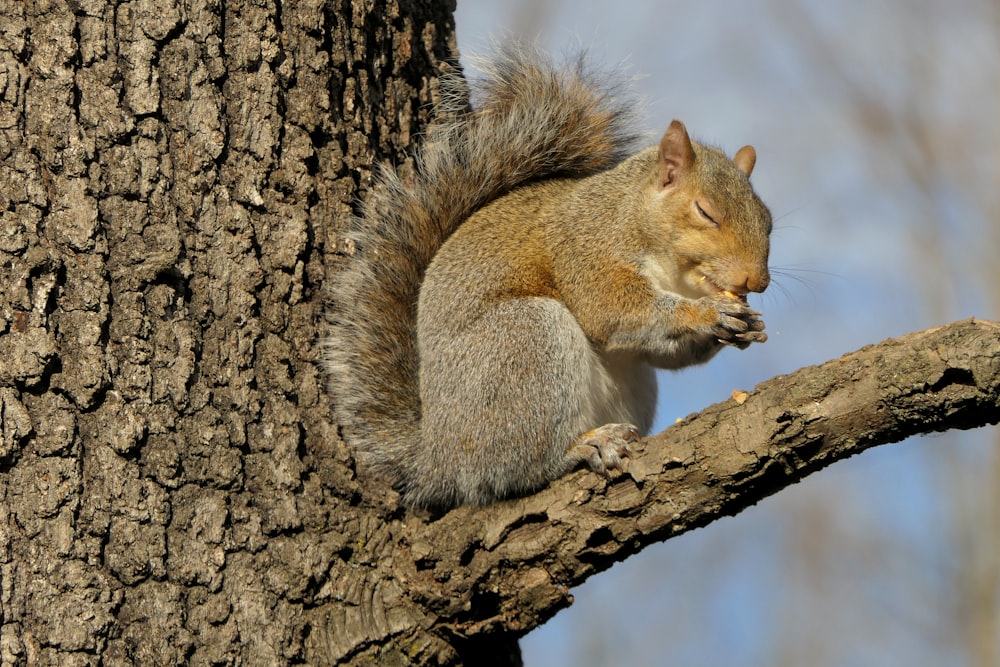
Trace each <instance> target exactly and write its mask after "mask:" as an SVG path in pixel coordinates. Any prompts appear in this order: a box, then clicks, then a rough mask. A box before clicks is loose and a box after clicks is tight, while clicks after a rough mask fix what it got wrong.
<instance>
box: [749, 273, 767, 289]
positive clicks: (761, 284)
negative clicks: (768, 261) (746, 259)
mask: <svg viewBox="0 0 1000 667" xmlns="http://www.w3.org/2000/svg"><path fill="white" fill-rule="evenodd" d="M770 284H771V274H770V273H768V272H767V271H766V270H765V271H763V272H761V273H751V274H750V275H749V276H748V277H747V289H748V290H749V291H751V292H763V291H764V290H766V289H767V286H768V285H770Z"/></svg>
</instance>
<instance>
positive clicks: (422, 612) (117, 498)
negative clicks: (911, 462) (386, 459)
mask: <svg viewBox="0 0 1000 667" xmlns="http://www.w3.org/2000/svg"><path fill="white" fill-rule="evenodd" d="M165 4H166V3H156V2H151V1H149V0H135V1H133V2H123V3H120V4H117V5H116V6H114V7H111V6H107V5H105V4H104V3H99V2H93V1H92V0H77V1H74V2H60V1H59V0H51V1H48V2H46V1H42V0H38V1H34V2H22V1H21V0H0V164H2V167H0V169H2V171H0V211H2V213H0V215H2V219H0V273H2V275H0V280H2V283H0V284H2V285H3V287H2V292H0V418H2V428H0V476H2V477H0V480H2V481H0V495H2V503H0V663H2V664H4V665H6V664H30V665H48V664H58V665H74V664H80V665H85V664H99V663H100V664H105V665H124V664H144V665H145V664H177V663H191V664H205V663H215V664H289V663H307V664H332V663H345V664H380V665H411V664H439V665H458V664H469V665H473V664H474V665H482V664H496V665H512V664H519V662H520V658H519V654H518V649H517V638H518V637H519V636H521V635H522V634H524V633H525V632H527V631H529V630H530V629H532V628H534V627H537V626H538V625H539V624H540V623H542V622H543V621H544V620H546V619H547V618H549V617H550V616H551V615H552V614H554V613H555V612H556V611H557V610H558V609H560V608H562V607H563V606H566V605H567V604H569V602H570V601H571V597H570V595H569V593H568V588H569V587H570V586H574V585H576V584H578V583H580V582H581V581H583V580H584V579H586V578H587V577H588V576H590V575H592V574H593V573H595V572H597V571H600V570H602V569H605V568H606V567H608V566H609V565H610V564H611V563H612V562H614V561H615V560H620V559H622V558H624V557H626V556H627V555H629V554H631V553H634V552H635V551H637V550H638V549H640V548H642V547H643V546H645V545H646V544H649V543H651V542H653V541H657V540H663V539H666V538H668V537H670V536H672V535H674V534H678V533H679V532H682V531H683V530H686V529H688V528H691V527H694V526H696V525H701V524H704V523H706V522H708V521H711V520H712V519H714V518H716V517H718V516H721V515H723V514H727V513H735V512H737V511H739V510H740V509H742V508H743V507H745V506H746V505H748V504H750V503H753V502H756V501H757V500H759V499H760V498H761V497H763V496H764V495H767V494H769V493H773V492H775V491H777V490H778V489H780V488H782V487H783V486H785V485H787V484H789V483H791V482H793V481H795V480H797V479H799V478H800V477H801V476H803V475H805V474H808V473H809V472H811V471H813V470H815V469H818V468H819V467H821V466H823V465H826V464H828V463H830V462H833V461H835V460H838V459H839V458H842V457H844V456H847V455H850V454H852V453H854V452H856V451H860V450H861V449H864V448H865V447H868V446H871V445H873V444H878V443H879V442H885V441H889V440H893V439H899V438H901V437H904V436H905V435H908V434H910V433H914V432H920V431H923V430H939V429H944V428H953V427H971V426H974V425H979V424H985V423H993V422H996V421H997V419H998V418H1000V399H998V396H1000V369H998V366H997V363H996V359H997V358H998V355H1000V335H998V329H997V327H996V326H995V325H991V324H989V323H975V322H965V323H958V324H956V325H953V326H951V327H947V328H944V329H940V330H937V331H933V332H925V333H923V334H919V335H913V336H911V337H909V338H907V339H902V340H901V341H895V342H889V343H886V344H883V345H881V346H878V347H873V348H869V349H866V350H863V351H861V352H859V353H857V354H856V355H853V356H850V357H845V358H844V359H842V360H838V361H836V362H831V363H830V364H827V365H826V366H824V367H819V368H813V369H805V370H803V371H800V372H799V373H797V374H795V375H793V376H787V377H784V378H778V379H776V380H774V381H772V382H771V383H768V384H767V386H763V385H762V386H761V387H759V388H758V389H757V390H755V391H754V392H753V393H751V394H750V395H749V396H748V397H747V400H746V401H745V402H741V403H737V402H735V401H728V402H727V403H725V404H721V405H719V406H715V407H713V408H710V409H708V410H706V411H705V412H703V413H701V414H700V415H699V416H697V417H695V418H692V419H689V420H686V421H685V423H684V424H681V425H679V426H678V427H675V428H672V429H670V430H669V431H667V432H666V433H665V434H664V435H662V436H658V437H656V438H651V439H649V440H648V441H647V442H646V445H645V451H644V452H641V453H640V454H638V455H637V456H636V457H635V458H634V459H633V460H632V461H631V462H630V469H629V471H628V473H626V474H623V475H620V476H617V477H616V478H615V479H613V480H611V481H606V480H603V479H601V478H598V477H596V476H594V475H592V474H590V473H587V472H579V473H575V474H573V475H570V476H568V477H567V478H565V479H563V480H559V481H558V482H557V483H555V484H553V485H552V486H551V487H550V488H549V489H546V490H544V491H542V492H541V493H539V494H536V495H535V496H532V497H530V498H525V499H520V500H515V501H510V502H505V503H499V504H497V505H494V506H492V507H487V508H480V509H472V508H461V509H458V510H455V511H453V512H451V513H449V514H446V515H445V516H444V517H442V518H440V519H438V520H435V521H429V520H427V519H426V518H424V517H421V516H417V515H414V514H412V513H407V512H405V511H403V510H401V509H400V508H399V507H398V505H397V498H396V495H395V494H394V493H393V492H392V491H391V490H389V489H387V488H386V487H385V486H384V485H381V484H380V483H378V482H377V481H374V480H370V479H357V478H356V476H355V472H354V466H353V460H352V457H351V453H350V452H349V451H348V450H347V449H346V448H345V447H344V446H343V444H342V443H341V442H340V441H339V439H338V437H337V432H336V424H334V423H332V422H331V420H330V406H329V404H328V401H327V399H326V396H325V392H324V382H325V380H324V378H323V377H322V376H321V374H320V372H319V370H318V367H317V365H316V357H317V346H316V341H317V339H318V338H319V336H320V335H321V332H322V322H323V318H322V308H323V301H324V299H323V293H322V284H323V280H324V277H325V275H326V274H327V272H328V271H332V270H336V261H341V260H336V261H335V257H336V249H337V230H338V229H339V228H341V226H342V225H343V223H344V222H345V221H346V219H347V217H348V216H349V215H350V212H351V208H352V203H353V201H354V198H355V197H356V196H358V195H359V194H361V193H363V192H364V189H365V187H366V186H367V184H368V182H369V179H368V176H369V175H370V173H371V172H370V170H371V167H372V164H373V163H374V162H376V161H379V160H387V161H390V162H392V163H395V164H399V163H402V162H403V161H404V156H405V153H404V151H405V150H407V149H408V148H409V146H410V145H411V144H412V142H413V141H414V138H415V136H416V135H417V134H418V133H419V132H420V131H421V130H422V128H423V127H424V125H425V123H426V122H427V113H428V108H429V106H430V104H431V103H432V101H433V91H434V84H435V73H436V71H437V68H438V66H439V65H440V63H442V62H444V61H446V60H449V59H452V58H454V56H455V48H454V35H453V23H452V19H451V14H450V12H451V10H452V9H453V7H452V6H451V3H447V2H445V3H439V4H434V5H431V4H429V3H409V2H399V3H397V2H393V1H392V0H386V1H379V2H373V3H368V4H366V5H364V6H362V5H360V4H358V3H353V4H352V3H347V2H339V3H338V2H333V3H319V2H316V3H310V2H285V3H271V2H268V1H267V0H264V1H263V2H259V3H250V2H225V3H219V2H212V1H211V0H208V1H206V2H198V1H197V0H192V1H190V2H185V3H181V4H180V6H174V7H169V8H166V9H164V8H163V5H165ZM879 369H891V371H892V372H891V373H886V374H881V375H880V374H879V373H877V372H875V371H877V370H879ZM737 434H739V436H738V437H737Z"/></svg>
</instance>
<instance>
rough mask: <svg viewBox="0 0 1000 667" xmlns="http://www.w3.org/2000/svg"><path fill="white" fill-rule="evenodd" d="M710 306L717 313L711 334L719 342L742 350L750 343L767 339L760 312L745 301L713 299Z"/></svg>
mask: <svg viewBox="0 0 1000 667" xmlns="http://www.w3.org/2000/svg"><path fill="white" fill-rule="evenodd" d="M712 306H713V307H714V308H715V309H716V311H717V312H718V314H719V316H718V321H717V322H716V324H715V326H714V327H713V328H712V334H713V335H715V337H716V338H718V340H719V342H720V343H723V344H724V345H732V346H733V347H737V348H739V349H741V350H743V349H746V347H747V346H749V345H750V343H763V342H764V341H766V340H767V334H766V333H764V320H762V319H760V313H758V312H757V311H756V310H753V309H752V308H750V306H748V305H747V304H746V303H745V302H743V301H740V300H739V299H729V298H726V299H713V300H712Z"/></svg>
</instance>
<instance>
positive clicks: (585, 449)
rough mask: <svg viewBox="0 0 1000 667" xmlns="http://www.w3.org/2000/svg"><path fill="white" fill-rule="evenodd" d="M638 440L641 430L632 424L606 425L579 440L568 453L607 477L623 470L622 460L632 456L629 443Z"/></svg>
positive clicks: (585, 434)
mask: <svg viewBox="0 0 1000 667" xmlns="http://www.w3.org/2000/svg"><path fill="white" fill-rule="evenodd" d="M638 440H639V430H638V429H637V428H636V427H635V426H633V425H632V424H605V425H604V426H599V427H598V428H595V429H591V430H589V431H587V432H586V433H584V434H583V435H581V436H580V437H579V438H577V439H576V441H575V442H573V444H572V445H571V446H570V448H569V451H568V452H567V453H568V454H569V455H570V456H572V457H574V458H577V459H579V460H582V461H586V462H587V465H589V466H590V469H591V470H593V471H594V472H596V473H600V474H602V475H604V476H605V477H607V476H608V471H609V470H622V468H623V466H622V459H624V458H628V457H630V456H632V448H631V447H629V443H632V442H638Z"/></svg>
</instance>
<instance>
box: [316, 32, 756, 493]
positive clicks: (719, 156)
mask: <svg viewBox="0 0 1000 667" xmlns="http://www.w3.org/2000/svg"><path fill="white" fill-rule="evenodd" d="M480 69H482V71H483V77H482V78H481V79H480V80H478V81H474V82H473V83H471V84H470V83H469V82H468V81H466V80H465V79H464V78H463V77H462V76H461V74H460V73H458V72H455V73H452V74H447V73H446V74H445V75H443V76H442V79H441V83H440V86H441V101H440V103H439V104H438V107H437V109H436V111H437V120H436V121H435V122H436V125H434V124H433V123H432V129H431V130H430V131H429V133H428V136H427V138H426V140H425V142H424V144H423V146H422V148H421V149H420V150H419V151H418V153H417V155H416V156H415V161H414V162H415V166H414V173H413V174H412V175H411V176H409V177H408V178H406V179H404V177H403V176H401V175H400V174H399V173H398V172H397V171H395V170H393V169H388V168H387V169H385V170H383V171H381V172H380V173H379V175H378V176H377V177H376V179H375V183H374V186H373V188H372V191H371V192H370V193H369V196H368V199H367V201H366V202H364V203H363V204H362V205H361V211H360V214H359V215H358V216H357V217H355V218H354V219H353V222H352V228H351V229H350V230H349V231H348V232H347V233H346V234H345V237H344V239H343V242H344V245H343V247H346V248H349V249H350V251H349V252H347V253H345V254H350V255H352V257H350V259H347V260H345V261H344V264H345V266H344V267H343V268H342V270H340V271H338V272H337V273H336V275H335V276H334V277H333V279H332V280H331V281H330V282H331V283H332V285H331V287H330V297H331V300H332V301H333V305H334V307H333V309H332V311H331V312H330V314H329V320H330V328H329V331H330V334H329V337H328V338H327V339H326V340H325V341H324V347H325V350H324V363H325V366H326V370H327V372H328V373H329V376H330V380H329V389H330V392H331V394H332V396H333V400H334V413H335V416H336V418H337V420H338V422H339V423H340V425H341V428H342V433H343V435H344V437H345V441H347V442H348V443H349V444H350V445H352V446H353V447H354V449H355V451H356V454H357V460H358V462H359V464H361V465H362V466H363V467H365V468H368V469H370V470H372V471H374V472H375V473H376V474H380V475H383V476H385V477H388V478H389V479H390V480H391V481H392V482H393V483H394V484H395V486H396V487H397V488H398V489H399V490H400V492H401V494H402V500H403V503H404V504H405V505H407V506H410V507H414V508H426V509H430V510H435V511H444V510H447V509H448V508H451V507H454V506H457V505H462V504H479V505H481V504H487V503H491V502H494V501H497V500H500V499H503V498H508V497H512V496H519V495H525V494H528V493H531V492H533V491H535V490H538V489H540V488H541V487H543V486H545V485H547V484H548V483H549V482H551V481H552V480H554V479H556V478H558V477H560V476H561V475H564V474H565V473H567V472H568V471H569V470H571V469H573V468H575V467H578V466H579V465H581V464H583V463H586V464H587V465H588V466H589V467H590V468H591V469H593V470H594V471H596V472H598V473H602V474H605V475H607V474H608V471H609V470H615V469H622V467H623V463H624V462H623V458H626V457H628V456H630V455H631V454H632V448H631V444H632V443H633V442H635V441H637V440H638V438H639V437H640V435H643V434H645V433H647V432H648V430H649V428H650V426H651V424H652V420H653V413H654V409H655V406H656V380H655V376H654V370H653V369H654V368H665V369H677V368H682V367H685V366H688V365H692V364H699V363H703V362H705V361H707V360H709V359H710V358H711V357H713V356H714V355H715V354H716V353H717V352H718V351H719V350H720V349H721V348H722V347H723V346H725V345H730V346H734V347H736V348H740V349H743V348H746V347H747V346H749V345H750V344H751V343H756V342H763V341H765V340H766V339H767V335H766V334H765V333H764V332H763V329H764V323H763V321H762V320H761V319H760V313H758V312H756V311H754V310H753V309H751V308H750V306H749V305H748V304H747V302H746V296H747V294H748V293H749V292H763V291H764V289H765V288H766V287H767V285H768V282H769V280H770V276H769V273H768V264H767V262H768V252H769V235H770V232H771V215H770V213H769V211H768V209H767V207H766V206H765V205H764V204H763V203H762V201H761V200H760V198H759V197H758V196H757V194H756V193H755V192H754V190H753V188H752V186H751V185H750V182H749V176H750V173H751V171H752V170H753V167H754V163H755V161H756V153H755V151H754V149H753V147H751V146H745V147H743V148H741V149H739V150H738V151H737V152H736V153H735V154H734V156H733V157H732V159H730V158H728V157H727V156H726V154H725V153H724V152H722V151H721V150H720V149H718V148H714V147H711V146H707V145H703V144H701V143H697V142H694V141H692V140H691V139H690V138H689V136H688V133H687V130H686V128H685V126H684V124H683V123H681V122H680V121H677V120H674V121H673V122H672V123H670V126H669V127H668V128H667V130H666V132H665V133H664V134H663V137H662V139H661V140H660V141H659V143H658V144H657V145H655V146H651V147H648V148H645V149H641V150H638V151H635V150H634V148H633V146H634V144H635V142H636V139H637V133H636V132H635V131H634V129H633V128H634V123H635V122H634V114H633V111H632V109H633V108H634V105H633V104H632V103H631V102H630V100H629V99H627V96H623V95H621V94H620V92H621V91H620V90H619V86H618V85H617V84H616V83H614V81H615V79H616V77H615V76H613V75H606V74H602V73H600V72H595V71H593V70H592V69H591V68H590V67H589V66H588V64H587V63H586V62H585V61H584V58H583V57H582V56H581V57H580V58H579V59H578V60H577V61H575V62H571V63H568V64H556V63H554V62H552V61H550V60H549V59H548V58H547V57H545V56H543V55H541V54H539V53H538V52H537V51H535V50H533V49H529V48H525V47H520V46H515V47H507V48H505V49H501V50H500V52H499V53H497V54H496V55H495V56H494V57H493V58H491V59H490V60H487V61H485V63H483V64H480ZM470 95H472V98H473V99H474V100H475V101H476V104H475V106H474V107H470V106H469V104H468V100H469V99H470Z"/></svg>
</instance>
